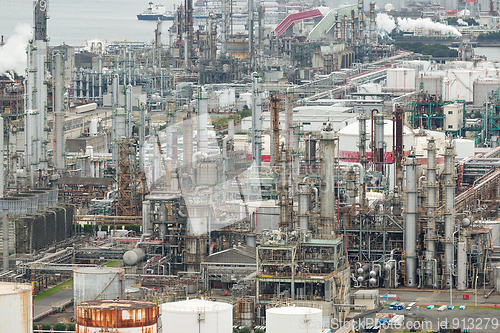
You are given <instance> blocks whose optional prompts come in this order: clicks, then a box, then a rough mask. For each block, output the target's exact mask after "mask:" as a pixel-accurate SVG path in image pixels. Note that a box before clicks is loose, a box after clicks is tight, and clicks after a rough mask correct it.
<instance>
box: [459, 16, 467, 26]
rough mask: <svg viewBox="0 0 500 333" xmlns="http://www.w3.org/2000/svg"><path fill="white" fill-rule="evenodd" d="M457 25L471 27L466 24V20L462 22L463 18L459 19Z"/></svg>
mask: <svg viewBox="0 0 500 333" xmlns="http://www.w3.org/2000/svg"><path fill="white" fill-rule="evenodd" d="M457 24H458V25H465V26H468V25H469V23H467V22H465V21H464V20H462V19H461V18H459V19H458V20H457Z"/></svg>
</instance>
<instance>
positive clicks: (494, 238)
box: [481, 221, 500, 247]
mask: <svg viewBox="0 0 500 333" xmlns="http://www.w3.org/2000/svg"><path fill="white" fill-rule="evenodd" d="M481 224H483V225H484V226H485V227H486V228H489V229H491V244H492V246H493V247H500V221H481Z"/></svg>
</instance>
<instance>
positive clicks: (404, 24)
mask: <svg viewBox="0 0 500 333" xmlns="http://www.w3.org/2000/svg"><path fill="white" fill-rule="evenodd" d="M398 27H399V29H401V30H403V31H415V29H418V28H422V29H429V30H435V31H441V33H442V34H448V33H449V34H453V35H455V36H462V34H461V33H460V32H459V31H458V30H457V28H454V27H452V26H449V25H446V24H443V23H438V22H433V21H432V20H431V19H430V18H428V17H427V18H424V19H423V18H418V19H416V20H414V19H408V18H404V19H402V18H400V17H398Z"/></svg>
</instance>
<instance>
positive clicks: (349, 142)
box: [338, 119, 415, 163]
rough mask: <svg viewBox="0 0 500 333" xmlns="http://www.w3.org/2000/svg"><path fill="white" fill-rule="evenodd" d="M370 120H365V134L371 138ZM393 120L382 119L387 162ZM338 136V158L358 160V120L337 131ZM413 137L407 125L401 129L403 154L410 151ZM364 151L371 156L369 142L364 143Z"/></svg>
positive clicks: (390, 153) (390, 157)
mask: <svg viewBox="0 0 500 333" xmlns="http://www.w3.org/2000/svg"><path fill="white" fill-rule="evenodd" d="M371 128H372V126H371V121H367V122H366V135H367V138H369V139H370V140H371V131H372V129H371ZM392 128H393V122H392V120H388V119H386V120H384V142H385V161H386V162H388V163H391V162H392V142H393V139H392V137H393V135H392V133H393V131H392ZM338 136H339V147H340V159H341V160H342V161H346V162H358V161H359V148H358V141H359V122H358V121H355V122H354V123H352V124H349V125H347V126H346V127H344V128H343V129H341V130H340V131H339V132H338ZM414 137H415V135H414V134H413V132H412V130H411V129H410V128H408V127H407V126H404V129H403V146H404V149H406V150H405V154H406V155H408V154H409V153H410V149H411V147H414V146H415V143H414ZM366 152H367V156H368V158H371V156H372V153H371V149H370V142H367V144H366Z"/></svg>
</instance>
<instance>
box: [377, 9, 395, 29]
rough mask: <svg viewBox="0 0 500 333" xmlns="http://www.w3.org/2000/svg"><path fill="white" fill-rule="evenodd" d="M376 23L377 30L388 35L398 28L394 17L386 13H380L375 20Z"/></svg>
mask: <svg viewBox="0 0 500 333" xmlns="http://www.w3.org/2000/svg"><path fill="white" fill-rule="evenodd" d="M375 23H376V24H377V30H378V31H380V32H385V33H387V34H389V33H391V32H392V30H394V28H396V22H394V19H393V18H392V16H389V15H387V14H386V13H380V14H378V15H377V17H376V18H375Z"/></svg>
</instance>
